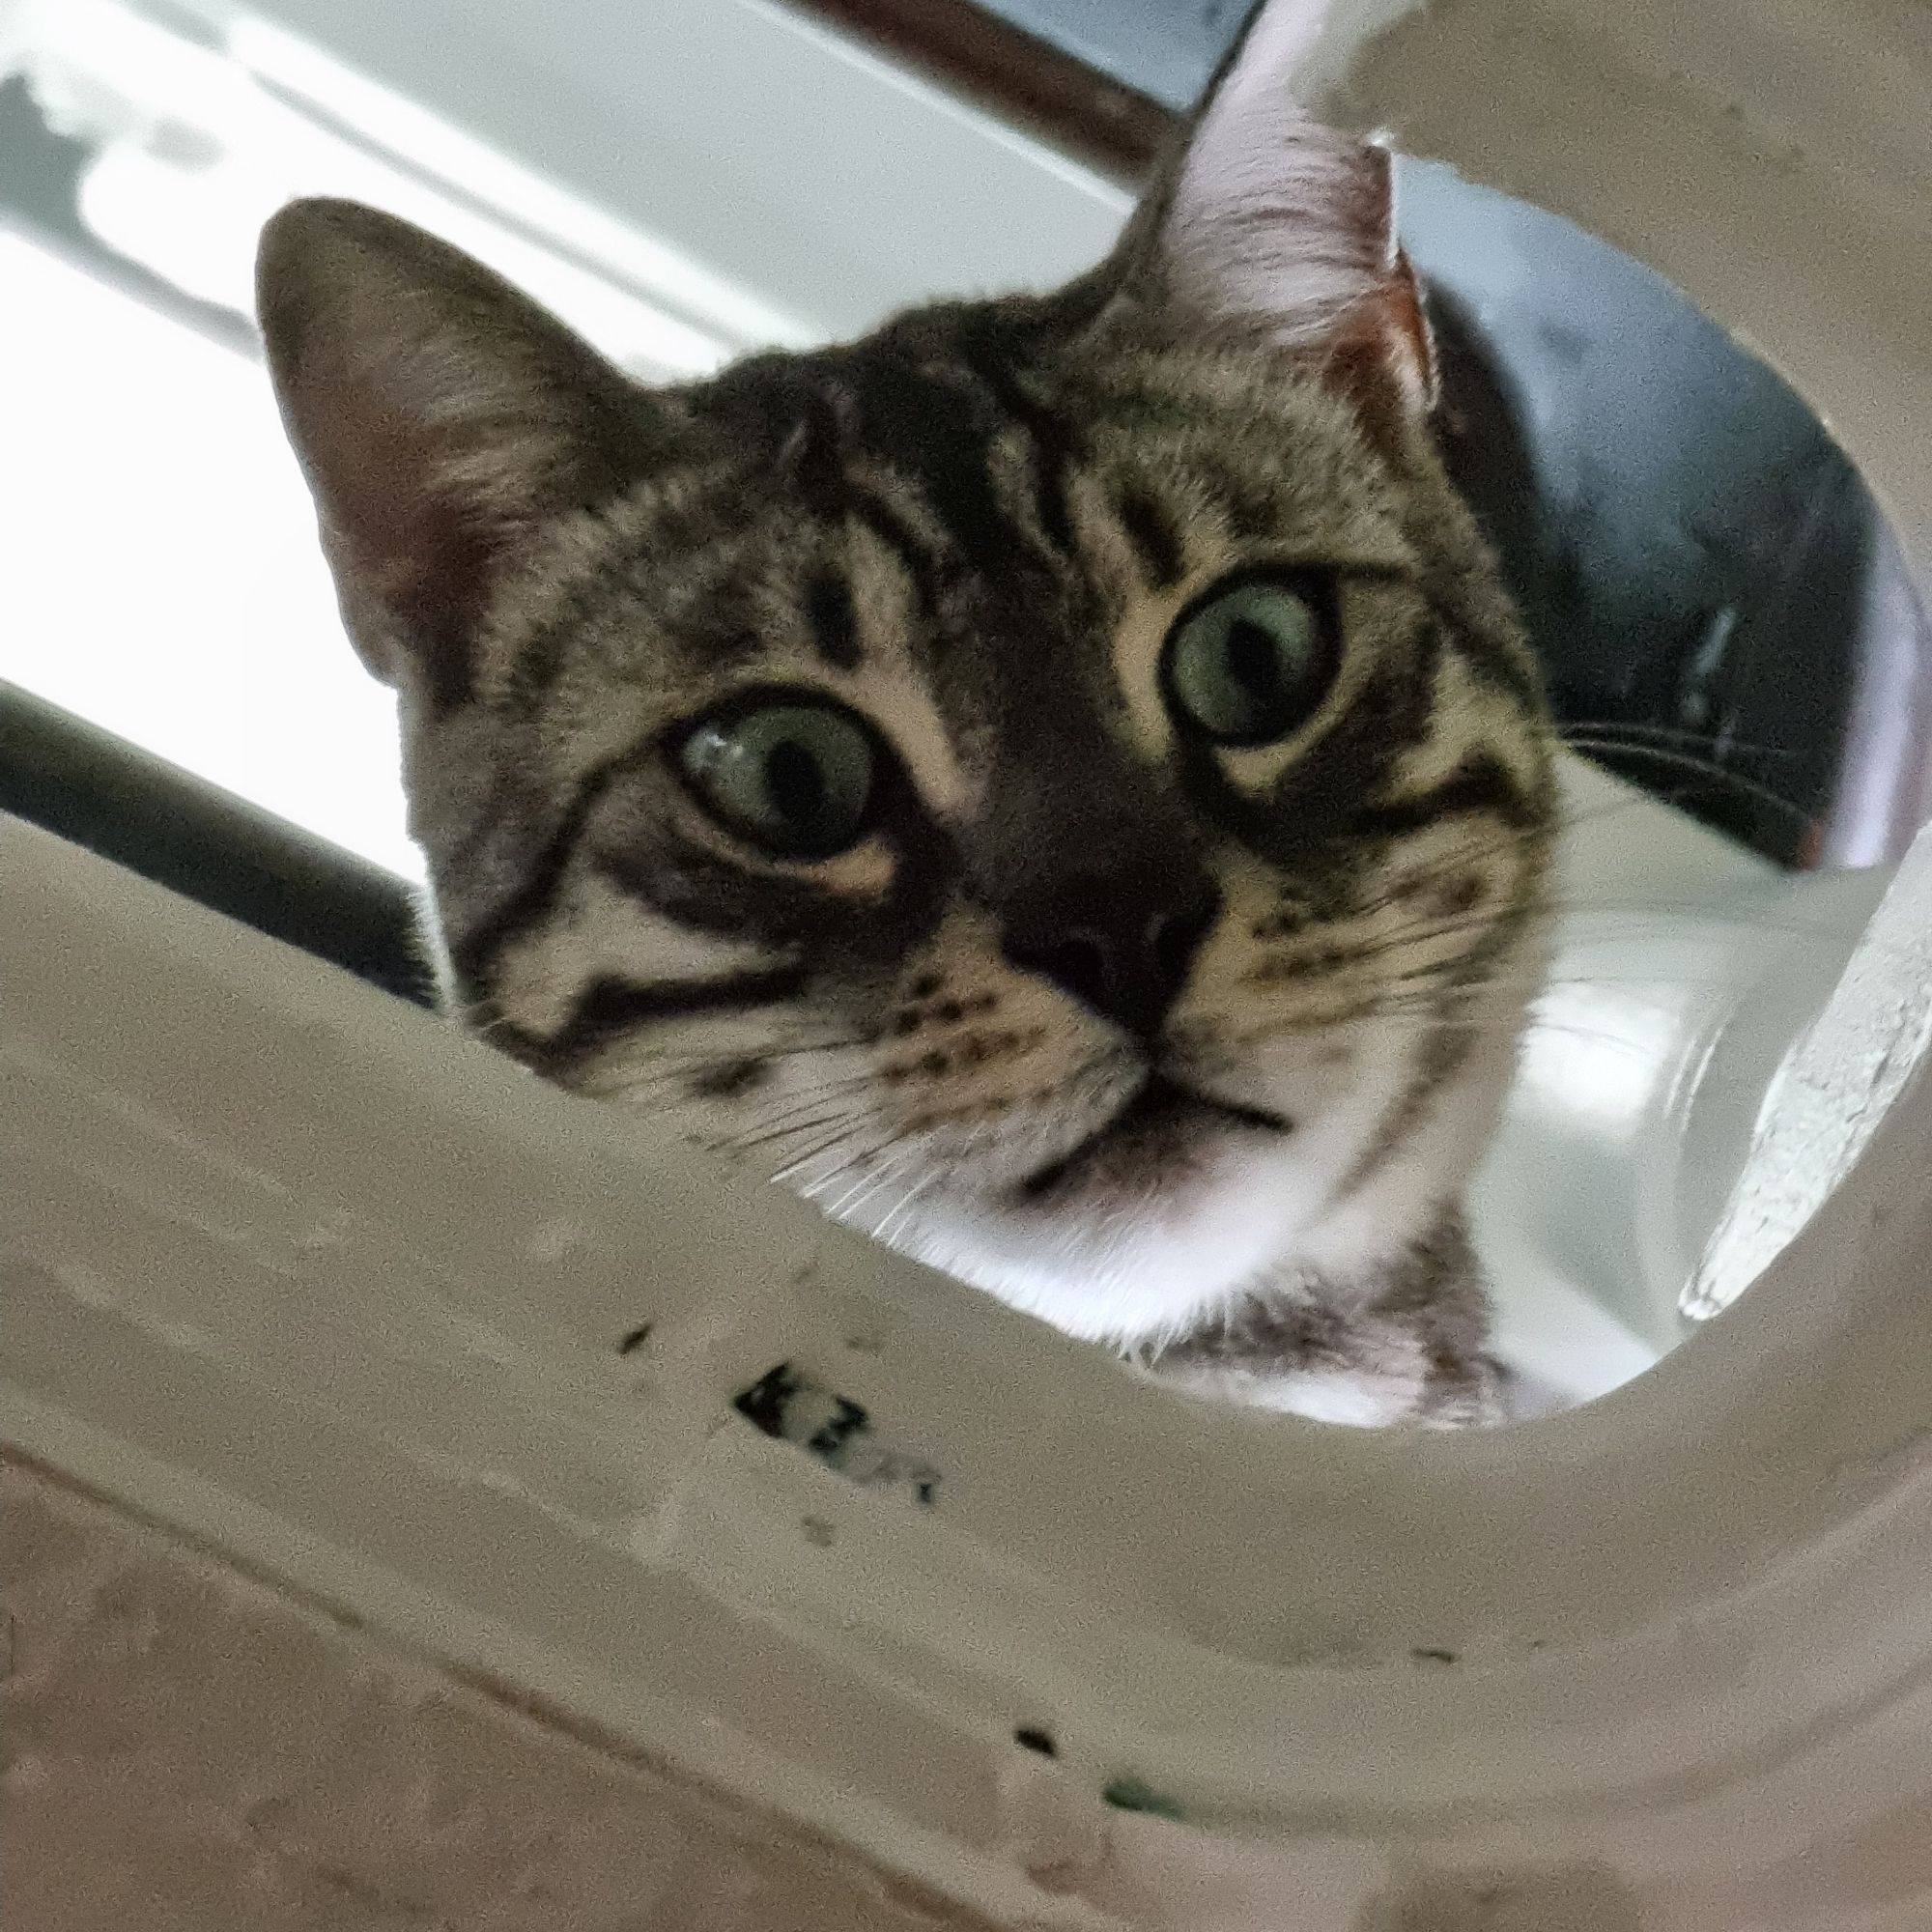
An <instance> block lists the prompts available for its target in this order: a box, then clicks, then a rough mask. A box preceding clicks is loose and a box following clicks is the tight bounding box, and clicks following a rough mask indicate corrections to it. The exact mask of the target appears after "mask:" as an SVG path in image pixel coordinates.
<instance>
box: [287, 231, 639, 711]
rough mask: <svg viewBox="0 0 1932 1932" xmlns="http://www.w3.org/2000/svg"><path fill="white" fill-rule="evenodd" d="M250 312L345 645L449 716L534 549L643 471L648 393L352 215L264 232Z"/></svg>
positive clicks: (540, 323) (424, 247) (525, 304)
mask: <svg viewBox="0 0 1932 1932" xmlns="http://www.w3.org/2000/svg"><path fill="white" fill-rule="evenodd" d="M256 300H257V308H258V312H259V314H260V317H261V324H262V334H263V338H264V340H265V343H266V345H267V349H268V357H269V368H270V374H271V376H272V377H273V380H274V386H275V393H276V397H277V399H278V401H279V402H280V404H281V410H282V418H283V421H284V423H285V424H286V425H287V428H288V433H289V439H290V440H291V441H292V442H293V443H294V445H295V448H296V453H297V455H298V457H299V459H300V461H301V466H302V469H304V471H305V472H306V473H307V476H308V482H309V488H310V490H311V491H312V492H313V494H314V497H315V501H316V511H317V517H318V521H319V523H320V526H321V530H322V540H323V547H324V549H325V551H326V552H327V556H328V560H329V564H330V566H331V568H332V569H333V571H334V573H335V581H336V588H337V591H338V593H339V595H340V597H341V601H342V611H343V617H344V621H345V623H346V624H347V626H348V628H349V631H350V635H351V637H352V638H353V639H354V640H355V645H356V648H357V649H358V651H360V653H361V654H362V656H363V658H364V660H365V662H367V663H368V665H369V667H370V668H371V669H372V670H373V671H375V673H376V674H377V675H378V676H379V677H381V678H383V679H384V680H385V681H386V682H389V683H396V684H402V685H404V686H406V687H408V688H410V689H412V690H413V691H414V692H415V693H417V694H419V695H420V696H422V698H423V699H424V700H425V701H427V702H428V703H429V705H430V706H431V708H432V709H436V710H441V709H447V708H448V707H449V706H450V705H452V704H453V703H455V702H457V701H459V700H460V699H461V698H462V697H463V696H465V695H466V693H467V692H468V690H469V682H470V678H471V675H472V668H473V666H472V651H473V646H474V639H475V634H476V627H477V621H478V619H479V617H480V616H481V614H482V612H483V610H484V608H485V606H486V605H487V603H488V602H489V600H490V598H491V597H492V596H493V594H494V593H495V591H496V590H497V587H498V586H499V584H500V583H501V582H502V581H503V579H504V576H505V574H506V572H508V571H509V570H511V569H513V568H514V567H515V566H516V565H517V563H518V562H519V561H520V560H521V559H522V558H523V557H524V556H525V555H526V554H527V551H528V548H529V547H530V545H531V543H532V540H533V539H534V538H535V537H537V536H538V535H539V533H540V532H541V531H542V530H543V529H544V527H545V526H547V525H548V524H550V523H552V522H554V520H555V519H556V518H558V517H559V516H561V515H564V514H565V513H567V512H569V511H571V510H573V509H577V508H580V507H589V506H591V505H594V504H595V503H597V502H599V501H601V500H603V499H604V498H606V497H609V496H611V495H612V494H614V493H615V492H616V491H618V490H620V489H621V488H622V487H623V486H624V484H625V483H626V482H627V481H629V480H631V479H632V478H634V477H635V476H636V475H638V474H639V473H640V472H641V471H642V469H645V468H646V467H648V465H649V463H650V461H651V456H652V447H651V445H652V443H653V441H654V440H656V438H655V436H654V432H655V431H656V428H657V418H656V412H655V410H654V406H653V404H652V401H651V399H650V397H649V395H648V392H646V391H645V390H643V389H642V388H640V387H639V386H638V385H637V384H633V383H632V382H630V381H629V379H628V378H626V377H625V376H623V375H622V374H621V373H620V372H619V371H618V370H616V369H615V368H613V367H612V366H611V364H610V363H608V362H606V361H605V360H604V359H603V358H602V357H601V356H599V355H596V354H595V353H594V352H592V351H591V350H590V349H589V348H588V347H586V346H585V345H584V344H583V343H582V342H581V341H579V340H578V338H577V337H576V336H575V335H573V334H571V332H570V331H569V330H568V329H566V328H565V327H563V325H562V324H561V323H559V322H557V321H556V320H555V319H554V317H552V316H550V315H548V314H546V313H545V312H544V311H543V310H542V309H540V308H538V307H537V306H536V305H535V304H534V303H532V302H530V301H528V300H526V298H524V297H523V296H522V295H520V294H518V293H517V291H516V290H514V289H512V288H511V287H510V286H509V285H508V284H507V283H506V282H503V281H501V280H499V279H498V278H497V276H496V275H494V274H493V273H491V272H490V271H489V270H487V269H484V268H483V267H481V266H480V265H479V264H478V263H476V262H473V261H471V260H470V259H469V256H467V255H464V254H462V253H461V252H460V251H458V250H457V249H454V248H452V247H450V246H448V245H447V244H446V243H444V242H441V241H437V240H436V239H435V238H434V237H432V236H429V235H426V234H424V233H423V232H422V231H421V230H420V229H417V228H413V227H412V226H411V225H410V224H409V223H408V222H404V221H399V220H397V219H396V218H395V217H394V216H392V215H387V214H381V213H377V212H376V211H375V210H374V209H369V208H363V207H360V206H358V205H357V204H355V203H353V202H344V201H298V202H295V203H293V204H291V205H290V206H289V207H287V208H285V209H283V210H282V211H281V212H280V213H278V214H276V215H275V216H274V218H273V219H272V220H270V223H269V224H268V226H267V228H265V229H264V231H263V234H262V241H261V248H260V252H259V254H258V257H257V261H256Z"/></svg>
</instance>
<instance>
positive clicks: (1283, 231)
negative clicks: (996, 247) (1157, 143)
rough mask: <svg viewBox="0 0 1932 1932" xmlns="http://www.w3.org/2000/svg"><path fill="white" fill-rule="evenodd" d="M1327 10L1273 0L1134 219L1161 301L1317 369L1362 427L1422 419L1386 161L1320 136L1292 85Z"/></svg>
mask: <svg viewBox="0 0 1932 1932" xmlns="http://www.w3.org/2000/svg"><path fill="white" fill-rule="evenodd" d="M1327 11H1328V10H1327V7H1326V5H1325V4H1323V0H1270V4H1269V5H1266V6H1264V8H1263V9H1262V11H1261V13H1260V14H1258V15H1257V16H1256V18H1255V19H1254V21H1253V22H1252V24H1251V25H1250V26H1249V28H1248V31H1247V33H1246V35H1245V36H1244V37H1243V39H1242V40H1241V41H1240V43H1238V44H1237V45H1236V48H1235V50H1234V52H1233V53H1232V54H1231V55H1230V56H1229V59H1228V60H1227V62H1226V63H1225V65H1224V66H1223V68H1222V70H1221V72H1220V73H1219V75H1218V76H1217V77H1216V79H1215V81H1214V83H1213V84H1212V86H1211V87H1210V89H1209V92H1208V96H1207V99H1205V101H1204V103H1203V105H1202V107H1201V109H1200V110H1199V112H1198V113H1197V115H1196V117H1195V120H1194V122H1193V125H1192V127H1191V128H1190V129H1189V131H1188V134H1187V136H1186V139H1185V144H1184V145H1183V146H1182V147H1181V148H1180V149H1179V151H1178V152H1177V154H1176V155H1175V156H1173V157H1172V158H1171V160H1170V162H1169V165H1168V167H1167V168H1166V170H1165V171H1164V172H1163V175H1162V177H1161V179H1160V181H1159V182H1158V184H1157V185H1156V186H1155V188H1154V190H1153V192H1152V194H1151V196H1150V199H1149V203H1148V205H1147V206H1146V208H1145V209H1144V210H1143V211H1142V216H1141V218H1140V220H1139V221H1138V222H1137V223H1136V228H1137V229H1138V231H1139V232H1138V233H1137V235H1136V236H1135V246H1136V248H1137V249H1138V250H1139V251H1140V253H1141V254H1142V257H1143V260H1142V262H1141V263H1140V265H1139V268H1140V271H1141V272H1142V273H1144V274H1146V273H1150V272H1151V275H1152V277H1153V281H1154V285H1155V288H1156V289H1157V291H1158V295H1159V298H1160V299H1163V300H1165V301H1168V302H1171V303H1175V304H1178V305H1179V306H1180V307H1181V308H1183V309H1184V310H1185V311H1186V312H1188V313H1189V314H1190V315H1192V316H1194V317H1198V318H1200V319H1201V320H1202V321H1204V322H1207V323H1208V324H1210V325H1219V326H1221V327H1229V328H1232V329H1235V330H1236V331H1238V332H1240V333H1242V334H1245V335H1247V336H1249V337H1251V338H1252V337H1260V338H1262V339H1264V340H1265V341H1267V342H1268V343H1270V344H1272V345H1274V346H1276V347H1278V348H1280V349H1281V350H1283V351H1285V352H1288V353H1290V354H1292V355H1294V356H1296V357H1297V358H1298V359H1300V360H1301V361H1303V362H1304V363H1305V364H1306V365H1307V366H1310V367H1313V368H1316V369H1318V370H1319V371H1320V372H1321V374H1322V375H1323V376H1324V377H1325V378H1326V379H1327V380H1328V381H1329V382H1330V383H1331V384H1333V385H1334V386H1335V387H1337V388H1339V389H1341V390H1343V391H1344V392H1346V393H1347V394H1348V395H1349V396H1350V398H1351V399H1352V400H1353V401H1354V402H1355V403H1356V404H1357V405H1358V406H1359V407H1360V408H1361V409H1362V410H1363V412H1365V413H1366V414H1367V415H1368V416H1369V417H1370V419H1371V423H1372V426H1386V427H1390V428H1395V427H1399V426H1400V425H1401V424H1402V423H1405V422H1419V421H1420V420H1421V419H1422V418H1423V417H1424V416H1425V415H1426V414H1427V413H1428V412H1429V409H1430V407H1431V406H1432V404H1433V403H1434V401H1435V356H1434V353H1433V351H1432V348H1431V344H1430V338H1429V327H1428V323H1427V321H1426V320H1425V318H1424V315H1423V310H1422V303H1421V300H1420V298H1419V296H1418V293H1417V290H1416V285H1415V277H1414V275H1413V273H1412V272H1411V271H1410V269H1409V266H1408V262H1407V260H1406V257H1405V256H1404V254H1403V252H1402V250H1401V249H1400V247H1398V245H1397V243H1396V238H1395V209H1394V194H1393V184H1392V181H1391V176H1390V166H1389V156H1388V155H1387V153H1386V152H1385V151H1384V150H1383V149H1381V148H1378V147H1375V146H1372V145H1370V144H1368V143H1366V142H1362V141H1357V140H1355V139H1353V138H1352V137H1350V136H1349V135H1346V134H1343V133H1340V132H1338V131H1336V130H1335V129H1332V128H1323V127H1321V125H1320V124H1319V123H1317V122H1314V121H1312V120H1310V119H1309V118H1308V116H1307V115H1306V114H1305V113H1304V112H1303V111H1302V109H1301V108H1300V107H1299V106H1298V105H1297V104H1296V101H1295V99H1294V94H1293V80H1294V78H1295V74H1296V71H1297V70H1298V69H1299V68H1300V67H1301V66H1302V65H1303V63H1304V62H1305V61H1306V60H1307V58H1308V55H1309V54H1310V52H1311V51H1312V50H1313V47H1314V45H1315V43H1316V41H1317V40H1318V39H1319V37H1320V34H1321V25H1322V20H1323V16H1324V15H1325V14H1326V12H1327Z"/></svg>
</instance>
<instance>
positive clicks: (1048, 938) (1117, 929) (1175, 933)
mask: <svg viewBox="0 0 1932 1932" xmlns="http://www.w3.org/2000/svg"><path fill="white" fill-rule="evenodd" d="M1220 910H1221V895H1220V892H1219V890H1218V889H1217V888H1216V887H1215V885H1214V884H1213V882H1212V881H1211V880H1210V879H1208V878H1206V877H1204V876H1203V875H1202V874H1200V873H1199V872H1197V871H1195V870H1193V868H1192V867H1177V868H1176V869H1175V870H1174V871H1172V872H1165V873H1156V874H1149V873H1142V874H1141V875H1140V876H1139V877H1135V876H1132V875H1130V874H1123V873H1118V872H1117V873H1099V872H1090V873H1079V874H1075V875H1074V876H1072V877H1070V878H1062V879H1056V880H1050V881H1047V882H1045V883H1043V884H1042V885H1040V886H1038V887H1036V888H1035V890H1034V891H1033V892H1032V893H1031V894H1030V895H1028V897H1027V899H1026V900H1025V901H1023V902H1022V903H1020V904H1018V905H1015V906H1014V907H1013V908H1011V910H1010V911H1009V914H1008V917H1007V922H1006V930H1005V933H1004V934H1003V936H1002V951H1003V952H1005V953H1006V956H1007V958H1008V959H1009V960H1010V961H1011V962H1012V963H1013V964H1014V965H1015V966H1018V967H1022V968H1023V969H1025V970H1026V971H1027V972H1029V973H1037V974H1038V975H1039V976H1040V977H1041V978H1042V979H1044V980H1052V981H1053V983H1054V984H1055V985H1056V986H1059V987H1060V988H1061V989H1062V990H1063V991H1065V992H1067V993H1070V994H1072V996H1073V997H1074V998H1075V999H1076V1000H1078V1001H1080V1002H1081V1004H1082V1005H1083V1006H1086V1007H1090V1008H1092V1009H1093V1010H1094V1012H1096V1013H1099V1014H1100V1015H1101V1016H1102V1017H1103V1018H1105V1019H1110V1020H1112V1021H1114V1022H1115V1024H1116V1025H1118V1026H1121V1027H1123V1028H1124V1029H1125V1030H1126V1031H1127V1032H1128V1033H1130V1034H1132V1035H1133V1036H1134V1037H1136V1038H1137V1039H1141V1040H1152V1039H1153V1038H1155V1037H1157V1036H1158V1035H1159V1033H1160V1029H1161V1024H1162V1022H1163V1021H1164V1020H1165V1019H1166V1017H1167V1014H1168V1011H1169V1009H1171V1008H1172V1007H1173V1005H1174V1003H1175V1001H1176V1000H1177V999H1178V998H1179V995H1180V990H1181V988H1182V987H1183V986H1185V985H1186V983H1187V976H1188V974H1189V972H1190V971H1191V970H1192V969H1193V965H1194V956H1195V954H1196V953H1197V952H1199V951H1200V950H1201V942H1202V941H1203V940H1204V939H1205V938H1206V937H1207V935H1208V930H1209V928H1210V927H1211V926H1212V925H1213V923H1214V921H1215V918H1216V917H1217V916H1218V914H1219V913H1220Z"/></svg>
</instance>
